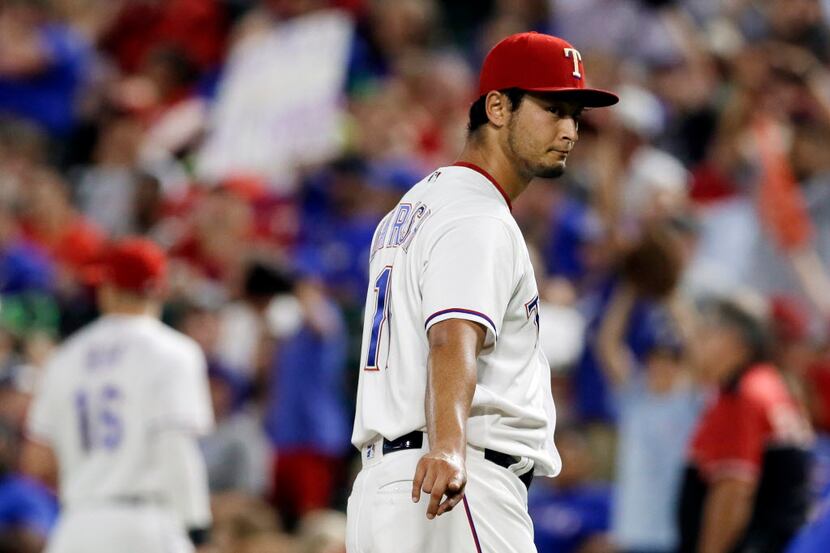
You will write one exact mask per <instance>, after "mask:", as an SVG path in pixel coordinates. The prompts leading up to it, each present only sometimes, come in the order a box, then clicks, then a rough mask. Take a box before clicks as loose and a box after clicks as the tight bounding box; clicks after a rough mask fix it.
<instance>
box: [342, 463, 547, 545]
mask: <svg viewBox="0 0 830 553" xmlns="http://www.w3.org/2000/svg"><path fill="white" fill-rule="evenodd" d="M423 453H424V450H406V451H398V452H394V453H390V454H388V455H385V456H383V457H382V458H381V459H378V460H377V461H376V462H373V463H366V464H364V467H363V470H361V472H360V473H359V474H358V477H357V479H356V480H355V484H354V487H353V489H352V494H351V496H350V497H349V504H348V513H347V516H348V526H347V538H346V550H347V552H348V553H446V552H452V553H535V552H536V547H535V546H534V544H533V524H532V522H531V520H530V516H529V515H528V513H527V490H526V489H525V487H524V484H522V482H521V481H520V480H519V478H518V477H517V476H516V475H514V474H513V473H511V472H510V471H508V470H507V469H505V468H502V467H500V466H498V465H496V464H494V463H492V462H490V461H487V460H485V459H484V456H483V454H482V452H481V451H479V450H473V449H468V452H467V488H466V494H465V501H464V502H462V503H459V504H458V505H457V506H456V507H455V509H453V510H452V511H451V512H449V513H445V514H444V515H441V516H440V517H437V518H435V519H433V520H428V519H427V518H426V509H427V506H428V505H429V496H427V495H424V494H423V493H422V494H421V500H420V502H419V503H413V502H412V499H411V491H412V477H413V475H414V474H415V467H416V466H417V464H418V461H419V459H420V458H421V456H422V455H423Z"/></svg>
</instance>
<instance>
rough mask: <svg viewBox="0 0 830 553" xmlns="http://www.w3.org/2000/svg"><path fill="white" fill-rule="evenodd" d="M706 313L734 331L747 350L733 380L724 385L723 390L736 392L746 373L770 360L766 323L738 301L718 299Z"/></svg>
mask: <svg viewBox="0 0 830 553" xmlns="http://www.w3.org/2000/svg"><path fill="white" fill-rule="evenodd" d="M707 307H708V309H707V310H708V311H709V312H710V313H711V314H712V315H714V316H715V317H716V319H718V320H719V321H720V322H721V324H725V325H727V326H729V327H731V328H734V329H736V330H737V331H738V332H739V333H740V335H741V338H742V339H743V342H744V344H745V345H746V347H747V349H748V350H749V355H748V357H747V359H746V360H745V361H744V365H743V367H740V368H739V370H738V372H737V373H736V374H735V375H734V376H733V378H732V379H731V380H730V381H729V382H727V383H726V385H725V386H724V389H725V390H726V391H729V392H733V391H735V390H737V386H738V383H739V382H740V379H741V377H742V376H743V375H744V374H745V373H746V371H747V370H748V369H749V368H751V367H752V366H754V365H757V364H758V363H764V362H767V361H769V360H770V359H771V352H770V334H769V329H768V326H767V322H766V321H765V320H764V319H763V318H762V317H761V316H759V315H756V314H754V313H752V312H751V311H749V310H748V309H747V308H745V307H743V306H742V305H741V304H740V303H739V302H738V301H735V300H731V299H718V300H715V301H712V302H711V303H709V305H708V306H707Z"/></svg>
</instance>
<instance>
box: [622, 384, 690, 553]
mask: <svg viewBox="0 0 830 553" xmlns="http://www.w3.org/2000/svg"><path fill="white" fill-rule="evenodd" d="M616 398H617V409H618V419H617V423H618V429H619V434H618V442H617V443H618V454H617V487H616V491H615V496H614V503H613V510H612V528H613V535H614V540H615V542H616V543H617V545H619V546H620V547H621V549H623V550H641V551H672V550H673V549H674V548H675V546H676V545H677V539H678V535H677V524H676V518H677V517H676V514H677V498H678V492H679V487H680V482H681V478H682V475H683V468H684V463H685V459H686V451H687V446H688V442H689V437H690V435H691V432H692V430H693V429H694V426H695V423H696V421H697V418H698V414H699V413H700V409H701V407H702V400H701V395H700V394H699V393H698V392H696V391H695V389H694V388H692V387H682V388H679V389H677V390H675V391H672V392H669V393H667V394H655V393H653V392H651V391H650V390H649V389H648V387H647V385H646V375H645V373H644V372H642V371H640V372H638V373H637V374H635V375H634V376H632V378H631V380H630V381H629V382H628V383H626V384H625V385H624V386H623V387H622V388H620V390H619V391H618V393H617V394H616Z"/></svg>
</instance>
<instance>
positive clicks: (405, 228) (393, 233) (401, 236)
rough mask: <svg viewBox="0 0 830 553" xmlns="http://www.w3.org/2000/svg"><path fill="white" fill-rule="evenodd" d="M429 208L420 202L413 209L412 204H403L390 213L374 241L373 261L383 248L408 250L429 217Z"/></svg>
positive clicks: (380, 226)
mask: <svg viewBox="0 0 830 553" xmlns="http://www.w3.org/2000/svg"><path fill="white" fill-rule="evenodd" d="M429 213H430V211H429V208H428V207H427V206H426V205H424V204H422V203H420V202H418V203H416V204H415V208H414V209H413V207H412V204H408V203H401V204H399V205H398V207H397V208H396V209H395V210H394V211H393V212H391V213H389V214H388V215H387V216H386V217H384V218H383V220H382V221H381V222H380V225H378V231H377V233H376V234H375V239H374V240H373V241H372V249H371V252H372V253H371V255H370V256H369V259H370V260H371V258H372V257H374V256H375V254H376V253H377V252H378V251H379V250H381V249H383V248H397V247H398V246H400V247H402V248H403V249H404V250H406V249H407V248H408V247H409V245H410V244H411V243H412V240H413V239H414V238H415V234H417V232H418V229H419V228H420V226H421V225H422V224H423V222H424V221H425V220H426V218H427V217H429Z"/></svg>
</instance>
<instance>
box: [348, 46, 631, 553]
mask: <svg viewBox="0 0 830 553" xmlns="http://www.w3.org/2000/svg"><path fill="white" fill-rule="evenodd" d="M616 102H617V97H616V96H615V95H613V94H611V93H609V92H605V91H601V90H595V89H588V88H585V82H584V67H583V65H582V62H581V55H580V53H579V52H578V51H577V50H576V49H574V48H573V47H572V46H571V45H570V44H568V43H567V42H565V41H564V40H562V39H559V38H557V37H553V36H550V35H544V34H538V33H520V34H516V35H512V36H509V37H507V38H506V39H504V40H503V41H501V42H500V43H498V44H497V45H496V46H495V47H494V48H493V49H492V50H491V51H490V53H489V54H488V55H487V58H486V59H485V61H484V66H483V68H482V71H481V78H480V86H479V100H478V101H476V102H475V103H474V104H473V105H472V107H471V109H470V124H469V136H468V140H467V145H466V147H465V149H464V151H463V152H462V154H461V157H460V161H459V162H457V163H455V164H454V165H452V166H448V167H442V168H440V169H438V170H436V171H435V172H433V173H432V174H431V175H430V176H428V177H427V178H425V179H424V180H422V181H421V182H420V183H418V184H416V185H415V186H414V187H413V188H412V189H411V190H410V191H409V192H408V193H407V194H406V195H405V196H404V197H403V199H402V200H401V202H400V203H399V204H398V206H397V207H396V208H395V209H394V210H392V212H390V213H389V214H388V215H387V216H386V217H385V218H384V219H383V220H382V221H381V223H380V225H379V226H378V228H377V230H376V231H375V235H374V239H373V244H372V249H371V254H370V255H371V257H370V262H369V263H370V284H369V290H368V295H367V302H366V311H365V316H364V333H363V352H362V362H363V367H362V368H363V370H361V372H360V382H359V387H358V393H357V413H356V417H355V426H354V433H353V435H352V443H353V444H354V445H355V446H356V447H357V448H359V449H360V450H361V454H362V460H363V470H362V471H361V472H360V474H359V475H358V477H357V480H356V481H355V484H354V488H353V491H352V495H351V498H350V500H349V507H348V514H349V517H350V520H349V526H348V532H349V536H348V538H347V547H348V550H349V551H350V552H351V553H359V552H366V553H368V552H370V551H384V552H385V551H393V550H394V551H398V552H399V553H409V552H411V553H416V552H417V553H424V552H439V551H441V552H443V551H452V552H454V553H462V552H478V553H481V552H482V551H499V552H500V553H509V552H514V553H526V552H528V551H535V550H536V549H535V546H534V544H533V525H532V522H531V520H530V516H529V515H528V512H527V489H528V487H529V486H530V481H531V479H532V477H533V475H534V474H538V475H542V476H554V475H556V474H557V473H558V472H559V469H560V466H561V462H560V459H559V455H558V453H557V452H556V448H555V447H554V444H553V429H554V424H555V418H556V415H555V410H554V405H553V398H552V397H551V390H550V368H549V365H548V362H547V360H546V358H545V355H544V353H543V352H542V350H541V346H540V342H539V292H538V289H537V285H536V278H535V275H534V272H533V267H532V265H531V261H530V256H529V254H528V250H527V246H526V244H525V240H524V238H523V236H522V233H521V230H520V229H519V226H518V224H517V223H516V221H515V219H514V218H513V217H512V215H511V209H512V204H511V202H512V201H513V200H514V199H515V198H516V197H518V196H519V195H520V194H521V193H522V192H523V191H524V190H525V189H526V188H527V187H528V185H530V183H531V181H532V180H533V179H535V178H537V177H544V178H554V177H558V176H560V175H562V173H563V172H564V170H565V163H566V160H567V158H568V154H569V153H570V151H571V150H572V149H573V147H574V144H575V143H576V141H577V138H578V135H577V132H578V129H577V128H578V121H579V116H580V114H581V112H582V110H583V108H585V107H603V106H609V105H612V104H614V103H616ZM422 492H424V493H425V494H428V495H427V497H426V501H424V502H421V501H420V500H421V493H422ZM462 501H463V503H464V507H463V511H464V512H463V513H462V512H461V509H459V510H456V511H453V512H450V513H448V512H449V511H450V510H451V509H453V508H454V507H455V506H456V505H458V504H459V503H460V502H462ZM425 503H427V505H425ZM445 513H448V514H447V515H446V516H441V515H444V514H445ZM436 517H438V518H437V519H436Z"/></svg>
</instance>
